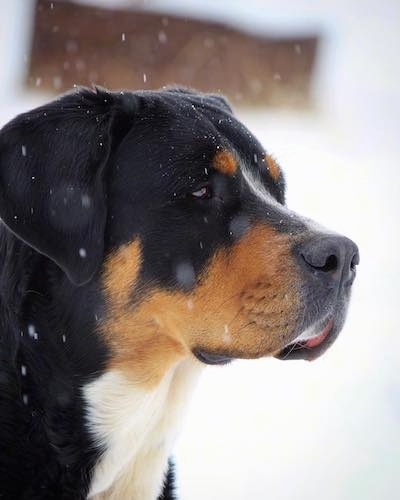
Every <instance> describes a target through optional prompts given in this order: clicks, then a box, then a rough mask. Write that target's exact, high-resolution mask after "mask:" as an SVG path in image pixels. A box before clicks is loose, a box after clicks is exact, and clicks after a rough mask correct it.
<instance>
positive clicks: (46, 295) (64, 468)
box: [0, 88, 359, 500]
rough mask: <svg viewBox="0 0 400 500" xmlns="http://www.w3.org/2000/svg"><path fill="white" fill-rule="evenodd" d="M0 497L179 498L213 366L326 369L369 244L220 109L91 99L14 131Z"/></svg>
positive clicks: (4, 279) (157, 98) (179, 96)
mask: <svg viewBox="0 0 400 500" xmlns="http://www.w3.org/2000/svg"><path fill="white" fill-rule="evenodd" d="M0 217H1V228H0V256H1V261H0V262H1V264H0V308H1V309H0V497H1V498H5V499H29V500H32V499H58V500H60V499H61V500H62V499H65V500H67V499H68V500H70V499H73V500H77V499H85V498H89V499H96V500H100V499H114V500H116V499H118V500H121V499H122V500H125V499H126V500H128V499H129V500H155V499H157V498H159V499H160V500H168V499H174V498H176V493H175V485H174V470H173V464H172V463H171V461H170V455H171V450H172V448H173V444H174V441H175V438H176V436H177V434H178V432H179V427H180V421H181V418H182V413H183V411H184V408H185V405H186V402H187V400H188V399H189V395H190V393H191V390H192V388H193V386H194V384H195V382H196V380H197V378H198V377H199V375H200V373H201V371H202V370H203V368H204V367H205V366H206V365H223V364H226V363H229V362H230V361H232V360H233V359H237V358H259V357H263V356H274V357H276V358H279V359H284V360H289V359H307V360H312V359H315V358H317V357H318V356H320V355H321V354H322V353H323V352H324V351H325V350H326V349H327V348H328V347H329V346H330V345H331V344H332V343H333V342H334V340H335V338H336V337H337V335H338V333H339V332H340V330H341V328H342V326H343V323H344V319H345V316H346V310H347V305H348V302H349V297H350V292H351V287H352V283H353V280H354V277H355V272H356V266H357V264H358V261H359V256H358V249H357V246H356V245H355V244H354V243H353V242H352V241H351V240H350V239H348V238H346V237H344V236H340V235H338V234H336V233H333V232H328V231H327V230H326V229H322V228H321V227H319V226H317V225H316V223H314V222H312V221H310V220H308V219H306V218H303V217H301V216H299V215H297V214H296V213H294V212H292V211H290V210H289V209H288V208H287V207H286V206H285V181H284V175H283V172H282V170H281V168H280V166H279V165H278V163H277V161H276V160H275V159H274V158H273V157H272V156H271V155H270V154H269V153H267V152H266V150H265V149H264V148H263V147H262V146H261V144H260V143H259V142H258V141H257V139H256V138H255V137H254V136H253V135H252V134H251V132H250V131H249V130H248V129H247V128H246V127H245V126H244V125H243V124H242V123H241V122H240V121H238V119H237V118H235V116H234V113H233V111H232V109H231V107H230V105H229V103H228V101H227V100H226V99H225V98H224V97H222V96H221V95H218V94H204V93H199V92H196V91H194V90H190V89H184V88H164V89H162V90H160V91H139V92H111V91H107V90H105V89H100V88H95V89H86V88H79V89H75V90H74V91H72V92H70V93H67V94H64V95H63V96H61V97H59V98H58V99H56V100H54V101H53V102H50V103H48V104H46V105H43V106H41V107H38V108H37V109H34V110H32V111H29V112H27V113H24V114H21V115H19V116H17V117H16V118H15V119H14V120H12V121H11V122H9V123H8V124H7V125H5V126H4V128H3V129H2V130H1V131H0Z"/></svg>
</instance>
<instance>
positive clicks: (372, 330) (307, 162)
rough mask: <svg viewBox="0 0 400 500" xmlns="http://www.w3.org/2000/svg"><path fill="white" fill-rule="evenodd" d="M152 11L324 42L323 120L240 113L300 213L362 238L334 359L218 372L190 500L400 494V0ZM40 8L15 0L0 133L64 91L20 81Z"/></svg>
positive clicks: (7, 9) (168, 4)
mask: <svg viewBox="0 0 400 500" xmlns="http://www.w3.org/2000/svg"><path fill="white" fill-rule="evenodd" d="M91 1H92V0H91ZM93 2H94V0H93V1H92V3H93ZM88 3H89V2H88ZM96 3H101V2H99V1H97V2H96ZM103 3H106V2H105V0H103ZM108 3H110V2H108ZM115 3H119V4H121V5H122V4H124V3H125V4H128V3H129V2H128V1H126V2H122V1H121V2H115ZM150 6H151V7H152V8H161V9H164V10H165V11H166V12H181V13H191V14H192V15H196V16H200V17H202V16H203V17H206V16H210V17H212V18H213V19H220V20H225V21H229V22H232V23H234V24H236V25H241V26H246V28H247V29H254V30H257V31H260V30H262V29H268V31H269V33H271V32H272V33H274V32H275V33H277V34H281V33H283V34H284V33H289V32H290V33H293V31H294V32H296V33H307V32H308V31H309V30H310V29H313V28H315V27H316V28H317V29H318V31H319V32H321V33H322V34H323V43H322V47H321V50H320V57H319V60H318V69H317V74H316V78H315V82H314V83H315V85H314V95H315V96H316V103H317V105H316V109H315V110H314V111H307V112H296V113H294V112H292V111H289V110H287V111H271V110H268V109H258V110H257V111H255V110H254V109H253V110H250V109H243V108H238V109H237V113H238V115H239V116H240V117H241V119H242V120H243V121H244V122H245V123H246V124H247V125H248V127H249V128H250V129H251V130H252V131H253V132H254V133H255V134H256V135H257V136H258V137H259V138H260V140H261V141H262V142H263V143H264V145H265V147H266V149H267V150H268V151H269V152H271V153H273V154H274V155H275V156H276V157H277V158H278V160H279V161H280V163H281V165H282V166H283V167H284V170H285V171H286V176H287V181H288V204H289V205H290V206H291V208H294V209H296V210H297V211H299V212H300V213H302V214H306V215H308V216H310V217H312V218H315V219H317V220H318V221H320V222H321V223H323V224H324V225H325V226H327V227H330V228H332V229H335V230H337V231H340V232H342V233H344V234H346V235H348V236H350V237H351V238H352V239H354V240H355V241H356V242H357V244H358V245H359V247H360V253H361V264H360V266H359V274H358V277H357V280H356V282H355V286H354V292H353V301H352V304H351V308H350V312H349V317H348V321H347V324H346V326H345V328H344V330H343V332H342V334H341V336H340V338H339V339H338V341H337V342H336V344H335V345H334V346H333V348H332V349H331V350H330V351H329V352H328V353H327V354H326V355H325V356H323V357H322V358H321V359H319V360H317V361H315V362H313V363H307V362H286V363H285V362H280V361H277V360H268V359H265V360H259V361H238V362H235V363H234V364H232V365H231V366H229V367H224V368H209V369H207V370H206V373H205V375H204V376H203V378H202V381H201V383H200V385H199V387H198V390H197V392H196V394H195V396H194V398H193V402H192V405H191V408H190V411H189V414H188V418H187V422H186V425H185V428H184V432H183V433H182V436H181V439H180V440H179V443H178V445H177V447H176V457H177V464H178V471H179V484H180V495H181V498H182V500H204V499H206V498H207V499H221V500H228V499H229V500H243V499H246V500H250V499H251V500H263V499H270V500H303V499H304V500H306V499H307V500H317V499H318V500H321V499H324V500H359V499H360V500H361V499H362V500H378V499H379V500H380V499H385V500H391V499H393V500H394V499H398V498H400V375H399V368H400V331H399V324H400V321H399V316H398V314H399V309H400V299H399V297H400V294H399V288H400V287H399V278H400V273H399V264H398V259H399V257H398V254H399V243H400V238H399V229H400V224H399V220H398V219H399V205H400V202H399V200H400V174H399V169H400V133H399V131H400V57H399V51H400V2H399V1H398V0H380V1H379V0H347V1H344V0H336V1H334V0H332V1H329V0H319V1H306V0H279V1H278V0H247V1H246V2H243V1H237V2H236V1H233V0H232V1H229V0H225V1H224V0H221V1H220V2H215V1H211V0H207V1H206V0H203V1H202V2H198V1H195V0H165V1H161V0H159V1H153V2H151V5H150ZM32 9H33V5H32V2H31V1H30V0H14V1H11V0H9V1H5V2H2V9H1V16H0V61H1V73H0V76H1V78H0V125H3V124H4V123H6V121H7V120H8V119H10V118H11V117H12V116H14V115H15V114H16V113H18V112H20V111H23V110H27V109H29V108H30V107H33V106H35V105H37V104H39V103H41V102H43V101H45V100H47V99H49V98H50V97H51V96H49V95H45V94H41V93H38V92H35V93H33V92H27V91H26V90H24V88H23V85H22V82H23V78H24V74H25V69H26V62H27V54H28V51H29V43H30V38H31V29H32V19H31V13H32Z"/></svg>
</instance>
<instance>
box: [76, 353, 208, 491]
mask: <svg viewBox="0 0 400 500" xmlns="http://www.w3.org/2000/svg"><path fill="white" fill-rule="evenodd" d="M200 371H201V365H200V364H199V363H198V362H197V361H195V360H194V359H189V358H186V359H184V360H182V361H180V362H178V363H177V364H176V365H175V366H173V367H172V368H171V369H170V370H169V371H168V372H167V373H166V374H165V376H164V377H163V379H162V380H161V382H160V383H159V384H158V385H157V386H156V387H155V388H153V389H151V390H145V389H143V388H141V387H140V386H139V385H135V381H134V380H130V379H129V378H127V377H126V375H124V374H123V373H122V372H118V371H110V372H107V373H105V374H104V375H103V376H101V377H100V378H99V379H97V380H95V381H93V382H92V383H91V384H89V385H87V386H86V387H85V388H84V395H85V399H86V401H87V405H88V421H89V426H90V430H91V432H92V434H93V435H94V437H95V441H97V443H98V444H99V445H100V446H101V447H103V449H104V453H103V455H102V458H101V459H100V461H99V462H98V464H97V465H96V468H95V470H94V475H93V479H92V484H91V487H90V494H89V498H93V499H96V500H99V499H103V498H104V499H105V498H107V499H108V500H117V499H121V498H131V499H132V500H155V499H156V498H157V497H158V495H159V494H160V492H161V489H162V483H163V480H164V475H165V472H166V468H167V465H168V457H169V455H170V453H171V450H172V447H173V444H174V442H175V439H176V436H177V434H178V433H179V430H180V425H181V421H182V416H183V413H184V411H185V408H186V405H187V403H188V400H189V399H190V395H191V393H192V392H193V386H194V385H195V383H196V380H197V378H198V376H199V374H200Z"/></svg>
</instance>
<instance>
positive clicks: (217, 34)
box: [27, 0, 318, 107]
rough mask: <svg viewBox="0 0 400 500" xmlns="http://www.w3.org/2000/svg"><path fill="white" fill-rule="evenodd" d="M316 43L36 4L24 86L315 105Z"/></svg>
mask: <svg viewBox="0 0 400 500" xmlns="http://www.w3.org/2000/svg"><path fill="white" fill-rule="evenodd" d="M110 5H112V2H110ZM133 5H135V4H133ZM317 42H318V38H317V36H310V37H308V38H304V37H303V38H299V37H293V38H271V37H268V36H259V35H255V34H251V33H248V32H244V31H241V30H239V29H237V28H234V27H231V26H228V25H225V24H220V23H217V22H214V21H212V20H198V19H196V20H195V19H188V18H181V17H176V16H171V15H166V14H161V13H160V14H157V13H150V12H146V11H144V10H143V9H141V8H140V4H136V9H135V10H134V9H133V7H132V8H130V9H129V10H128V9H126V10H121V9H116V8H109V9H104V8H99V7H93V6H87V5H83V4H79V2H71V1H67V0H60V1H53V2H50V1H48V0H37V4H36V9H35V20H34V36H33V41H32V50H31V57H30V65H29V74H28V76H27V83H28V85H29V86H33V87H35V86H37V87H39V86H40V87H41V88H45V89H46V90H48V89H52V90H54V91H55V92H57V93H59V92H61V91H64V90H66V89H69V88H71V87H72V86H73V85H74V84H76V85H91V84H99V85H103V86H105V87H108V88H111V89H124V88H127V89H138V88H145V89H150V88H151V89H154V88H159V87H161V86H163V85H169V84H179V85H185V86H191V87H195V88H198V89H200V90H204V91H221V92H223V93H225V94H226V95H227V96H228V97H230V98H231V99H232V100H233V101H234V102H236V103H240V102H242V103H243V104H263V105H272V106H279V105H284V106H291V107H303V106H308V105H310V100H311V97H310V86H311V85H310V84H311V78H312V72H313V67H314V63H315V59H316V51H317Z"/></svg>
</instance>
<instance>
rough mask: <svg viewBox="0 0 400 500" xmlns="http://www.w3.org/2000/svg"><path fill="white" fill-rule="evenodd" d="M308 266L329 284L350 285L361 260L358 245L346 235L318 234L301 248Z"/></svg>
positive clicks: (302, 256)
mask: <svg viewBox="0 0 400 500" xmlns="http://www.w3.org/2000/svg"><path fill="white" fill-rule="evenodd" d="M299 254H300V258H301V259H302V260H303V262H304V263H305V265H306V268H307V269H308V270H309V271H311V272H312V273H313V274H314V275H316V276H318V278H319V279H320V280H324V281H325V282H326V284H327V285H328V286H332V287H336V286H338V285H342V286H350V285H351V284H352V283H353V281H354V277H355V274H356V273H355V271H356V266H357V264H358V263H359V261H360V257H359V253H358V248H357V245H356V244H355V243H354V242H353V241H351V240H350V239H349V238H346V237H344V236H333V235H329V236H316V237H314V238H313V239H312V240H308V241H307V242H305V243H303V244H302V245H301V247H300V248H299Z"/></svg>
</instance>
